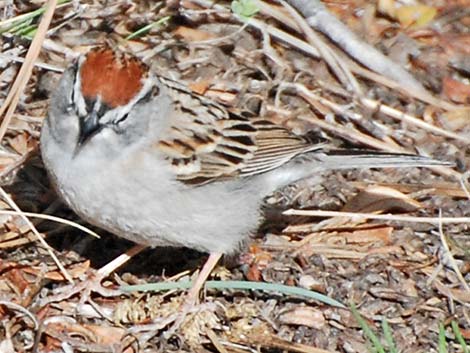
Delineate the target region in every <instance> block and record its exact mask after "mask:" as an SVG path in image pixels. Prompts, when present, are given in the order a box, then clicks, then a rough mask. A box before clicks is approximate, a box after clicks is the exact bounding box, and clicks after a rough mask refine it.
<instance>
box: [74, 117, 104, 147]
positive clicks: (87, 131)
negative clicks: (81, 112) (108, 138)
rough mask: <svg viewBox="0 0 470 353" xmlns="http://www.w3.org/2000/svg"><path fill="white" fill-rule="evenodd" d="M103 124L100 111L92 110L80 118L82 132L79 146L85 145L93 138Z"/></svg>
mask: <svg viewBox="0 0 470 353" xmlns="http://www.w3.org/2000/svg"><path fill="white" fill-rule="evenodd" d="M101 128H102V125H101V124H100V121H99V117H98V112H97V111H96V110H94V109H93V110H92V111H91V113H90V114H89V115H88V116H86V117H82V118H81V119H80V132H79V136H78V147H83V145H84V144H85V143H86V142H87V141H88V140H89V139H90V138H92V137H93V136H94V135H95V134H96V133H97V132H98V131H100V129H101Z"/></svg>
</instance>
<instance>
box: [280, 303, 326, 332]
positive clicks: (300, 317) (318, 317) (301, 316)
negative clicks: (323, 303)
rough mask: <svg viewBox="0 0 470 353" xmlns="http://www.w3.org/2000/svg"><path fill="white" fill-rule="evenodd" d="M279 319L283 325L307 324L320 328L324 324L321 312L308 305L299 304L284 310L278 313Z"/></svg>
mask: <svg viewBox="0 0 470 353" xmlns="http://www.w3.org/2000/svg"><path fill="white" fill-rule="evenodd" d="M278 319H279V321H280V322H281V323H282V324H285V325H297V326H307V327H311V328H314V329H317V330H319V329H321V328H322V327H323V326H325V322H326V320H325V317H324V316H323V313H322V312H321V311H320V310H318V309H315V308H312V307H309V306H301V307H297V308H294V309H292V310H289V311H286V312H284V313H282V314H280V315H279V317H278Z"/></svg>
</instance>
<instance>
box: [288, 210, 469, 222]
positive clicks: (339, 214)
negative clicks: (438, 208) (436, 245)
mask: <svg viewBox="0 0 470 353" xmlns="http://www.w3.org/2000/svg"><path fill="white" fill-rule="evenodd" d="M283 214H285V215H287V216H309V217H349V218H365V219H379V220H386V221H398V222H411V223H429V224H434V225H439V224H440V223H441V222H442V224H460V223H470V217H415V216H398V215H391V214H375V213H360V212H358V213H355V212H341V211H321V210H296V209H289V210H287V211H284V212H283Z"/></svg>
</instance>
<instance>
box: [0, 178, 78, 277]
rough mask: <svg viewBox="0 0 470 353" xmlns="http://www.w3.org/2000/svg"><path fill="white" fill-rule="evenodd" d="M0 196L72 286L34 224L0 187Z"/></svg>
mask: <svg viewBox="0 0 470 353" xmlns="http://www.w3.org/2000/svg"><path fill="white" fill-rule="evenodd" d="M0 195H1V196H2V197H3V198H4V199H5V201H6V202H7V203H8V204H9V205H10V207H11V208H13V209H14V210H15V211H16V212H18V214H19V216H20V217H21V218H22V219H23V220H24V221H25V222H26V224H27V225H28V227H29V228H30V229H31V231H32V232H33V234H34V235H35V236H36V238H37V239H38V240H39V242H40V243H41V244H42V246H44V248H45V249H46V250H47V252H48V253H49V255H50V256H51V258H52V259H53V260H54V262H55V264H56V265H57V267H58V268H59V270H60V272H61V273H62V275H63V276H64V278H65V279H67V281H69V282H70V283H72V284H73V283H74V282H73V279H72V276H70V274H69V273H68V272H67V270H66V269H65V267H64V265H62V263H61V262H60V260H59V259H58V258H57V256H56V255H55V254H54V250H52V248H51V247H50V246H49V244H47V242H46V241H45V240H44V238H43V236H42V235H41V234H40V233H39V232H38V230H37V229H36V227H35V226H34V224H32V223H31V221H30V220H29V219H28V217H26V215H25V214H24V213H23V212H21V210H20V208H19V207H18V206H17V204H16V203H15V201H13V200H12V198H11V197H10V196H9V195H8V194H7V193H6V192H5V190H3V188H1V187H0Z"/></svg>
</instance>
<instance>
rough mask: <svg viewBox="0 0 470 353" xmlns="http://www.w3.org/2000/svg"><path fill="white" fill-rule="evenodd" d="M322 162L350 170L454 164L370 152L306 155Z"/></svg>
mask: <svg viewBox="0 0 470 353" xmlns="http://www.w3.org/2000/svg"><path fill="white" fill-rule="evenodd" d="M305 157H306V158H307V159H309V158H313V159H315V160H316V161H318V162H320V164H321V165H322V168H324V169H350V168H354V169H355V168H404V167H435V166H452V165H453V163H451V162H447V161H442V160H438V159H433V158H429V157H423V156H419V155H414V154H401V153H389V152H378V151H369V150H354V149H353V150H331V151H327V152H324V153H316V155H313V154H306V155H305Z"/></svg>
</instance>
